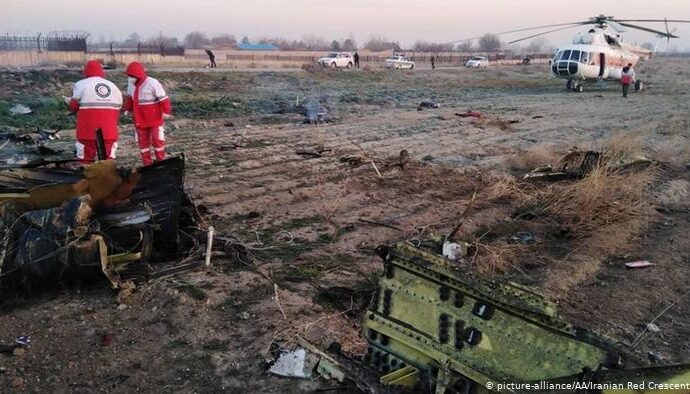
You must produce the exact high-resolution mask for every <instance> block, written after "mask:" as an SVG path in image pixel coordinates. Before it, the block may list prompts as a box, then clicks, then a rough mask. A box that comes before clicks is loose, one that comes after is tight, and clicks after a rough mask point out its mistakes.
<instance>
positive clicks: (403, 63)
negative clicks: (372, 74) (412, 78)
mask: <svg viewBox="0 0 690 394" xmlns="http://www.w3.org/2000/svg"><path fill="white" fill-rule="evenodd" d="M386 68H394V69H396V70H402V69H410V70H414V62H413V61H412V60H410V59H408V58H406V57H405V56H400V55H396V56H391V57H389V58H386Z"/></svg>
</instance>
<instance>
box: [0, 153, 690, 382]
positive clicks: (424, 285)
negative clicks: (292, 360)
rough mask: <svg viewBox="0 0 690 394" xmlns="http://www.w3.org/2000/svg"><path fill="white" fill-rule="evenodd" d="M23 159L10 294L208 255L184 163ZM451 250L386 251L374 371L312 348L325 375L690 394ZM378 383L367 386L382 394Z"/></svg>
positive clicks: (3, 264)
mask: <svg viewBox="0 0 690 394" xmlns="http://www.w3.org/2000/svg"><path fill="white" fill-rule="evenodd" d="M21 162H22V163H23V164H13V165H11V166H9V167H6V168H5V169H4V170H0V294H1V293H2V292H3V290H7V289H16V288H24V289H29V290H30V289H34V288H39V287H43V286H51V285H53V286H54V285H55V284H57V283H64V282H73V281H78V280H82V279H93V278H99V277H103V275H105V277H107V278H108V280H109V281H110V282H111V284H112V286H113V287H114V288H118V287H121V286H122V285H123V284H124V283H125V282H124V281H125V280H127V279H130V278H137V277H143V278H145V277H150V276H152V274H154V275H153V276H155V273H156V272H161V271H163V272H171V271H172V272H176V270H177V269H178V268H179V267H180V265H179V264H178V265H177V266H176V267H177V268H176V267H173V268H167V269H163V270H156V269H154V267H160V266H166V262H170V261H179V259H180V258H181V257H183V256H185V255H188V253H189V250H190V249H198V248H195V246H198V244H199V242H198V241H197V238H198V237H199V235H200V231H199V225H198V221H199V220H200V218H199V216H198V214H197V213H196V209H195V207H194V205H193V204H192V203H191V201H190V199H189V197H188V196H187V195H186V193H185V191H184V157H173V158H170V159H167V160H164V161H161V162H157V163H155V164H153V165H151V166H147V167H143V168H140V169H138V170H128V169H123V168H118V167H117V163H116V162H115V161H112V160H104V161H99V162H96V163H94V164H92V165H90V166H87V167H85V168H77V169H68V168H60V167H57V166H55V162H52V163H51V162H46V161H45V160H38V161H32V160H22V161H21ZM446 244H448V242H443V241H441V240H431V241H427V242H424V243H422V244H420V245H418V246H416V247H415V246H412V245H410V244H408V243H401V244H398V245H395V246H381V247H379V248H377V250H376V253H377V254H378V255H379V256H380V257H381V258H382V259H383V262H384V269H383V275H382V277H381V279H380V282H379V287H378V289H377V290H376V291H375V293H374V297H373V299H372V302H371V304H370V306H369V308H368V310H367V311H366V312H365V314H364V316H363V324H362V327H363V329H364V335H365V336H366V338H367V342H368V352H367V354H366V355H365V356H364V358H363V360H362V361H363V362H364V363H363V364H362V363H360V362H355V363H354V365H355V366H356V368H354V367H353V363H352V362H351V361H352V360H351V359H348V360H344V359H342V358H338V359H332V358H330V357H329V356H328V355H326V354H324V353H319V350H318V349H314V348H313V347H310V345H309V344H308V343H305V344H304V345H303V347H304V348H306V349H307V350H309V351H310V352H313V353H315V354H319V357H320V358H321V361H319V363H318V364H316V365H318V366H319V367H317V368H320V371H321V374H322V375H324V374H325V372H324V371H326V372H327V375H328V376H330V377H333V376H341V379H340V380H341V381H342V380H343V379H345V377H344V375H348V374H349V373H351V376H348V378H350V379H353V380H360V378H361V376H362V374H361V373H360V372H362V369H363V368H362V367H363V366H366V368H364V371H365V372H366V375H372V374H373V375H378V376H379V382H378V383H376V385H377V386H380V384H383V385H384V386H391V387H402V388H403V390H406V391H408V392H410V391H411V392H423V393H431V392H435V393H477V392H492V391H508V392H577V391H579V392H622V391H621V390H623V391H625V390H629V389H630V386H629V384H630V383H632V384H644V382H654V384H655V385H656V386H654V387H652V386H649V385H647V386H644V387H639V386H635V387H634V388H633V390H637V391H639V392H652V391H654V392H656V391H658V390H659V389H661V390H662V391H663V389H672V390H674V391H673V392H685V393H688V392H690V365H677V366H665V367H653V368H650V367H643V368H636V362H635V360H634V357H632V356H630V354H629V352H628V351H627V349H626V348H625V347H623V346H621V345H620V344H615V343H614V342H613V341H611V340H609V339H607V338H604V337H601V336H598V335H596V334H594V333H591V332H589V331H586V330H582V329H578V328H576V327H574V326H572V325H570V324H568V323H567V322H565V321H564V320H563V319H561V318H560V317H559V316H558V313H557V310H556V307H555V305H553V304H551V303H549V302H548V301H546V300H545V299H544V297H543V296H541V295H540V294H538V293H536V292H535V291H533V290H531V289H529V288H525V287H522V286H519V285H517V284H514V283H508V282H496V281H489V280H485V279H481V278H477V277H475V276H474V275H473V274H472V273H470V272H464V271H460V270H458V269H457V268H456V267H454V262H453V261H450V260H449V259H446V258H445V257H444V256H443V254H445V252H444V250H445V249H446V248H445V247H444V246H448V245H446ZM451 246H452V245H451ZM456 246H457V247H456V248H451V249H453V250H454V253H460V255H462V254H466V253H467V252H468V248H467V246H468V245H460V244H457V245H456ZM339 363H340V365H339ZM348 364H350V365H348ZM355 376H357V377H355ZM365 381H366V383H361V384H358V386H359V387H360V389H363V390H364V391H367V392H381V390H379V389H378V388H374V386H373V385H371V384H370V379H369V378H367V379H365V380H363V381H362V382H365ZM508 384H513V385H512V386H506V385H508ZM574 385H575V386H574ZM683 385H684V386H683ZM679 387H681V388H680V389H678V388H679ZM682 387H685V389H683V388H682ZM655 390H656V391H655ZM667 391H668V390H667Z"/></svg>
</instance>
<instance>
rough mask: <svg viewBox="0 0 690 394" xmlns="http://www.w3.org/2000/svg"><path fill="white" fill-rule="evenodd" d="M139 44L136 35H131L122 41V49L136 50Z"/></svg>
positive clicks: (139, 40)
mask: <svg viewBox="0 0 690 394" xmlns="http://www.w3.org/2000/svg"><path fill="white" fill-rule="evenodd" d="M139 43H141V37H140V36H139V34H137V33H132V34H130V35H129V37H127V39H126V40H124V41H122V46H123V47H124V48H136V47H137V45H139Z"/></svg>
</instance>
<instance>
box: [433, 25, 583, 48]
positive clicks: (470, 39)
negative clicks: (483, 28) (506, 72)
mask: <svg viewBox="0 0 690 394" xmlns="http://www.w3.org/2000/svg"><path fill="white" fill-rule="evenodd" d="M589 23H590V22H589V21H583V22H570V23H557V24H554V25H542V26H534V27H526V28H523V29H516V30H507V31H502V32H498V33H491V34H494V35H497V36H500V35H504V34H511V33H519V32H523V31H530V30H538V29H546V28H549V27H560V26H571V27H572V26H579V25H586V24H589ZM480 38H482V36H477V37H471V38H464V39H462V40H455V41H450V42H447V43H446V44H455V43H457V42H465V41H472V40H478V39H480Z"/></svg>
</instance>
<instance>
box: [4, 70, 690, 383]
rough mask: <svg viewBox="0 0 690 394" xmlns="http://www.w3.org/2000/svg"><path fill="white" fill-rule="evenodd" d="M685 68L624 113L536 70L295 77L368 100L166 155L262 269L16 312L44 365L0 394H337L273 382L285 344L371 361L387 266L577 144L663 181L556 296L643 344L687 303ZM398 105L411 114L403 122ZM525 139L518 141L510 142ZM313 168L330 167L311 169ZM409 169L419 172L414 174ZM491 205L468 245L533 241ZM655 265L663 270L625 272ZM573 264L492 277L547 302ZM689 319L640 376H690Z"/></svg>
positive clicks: (237, 268) (12, 324)
mask: <svg viewBox="0 0 690 394" xmlns="http://www.w3.org/2000/svg"><path fill="white" fill-rule="evenodd" d="M686 67H687V63H683V62H680V61H669V62H666V61H664V60H663V59H654V60H652V61H650V62H648V63H646V64H645V65H643V66H642V67H641V68H640V69H639V70H638V74H639V75H641V76H642V77H643V78H644V79H645V80H646V84H647V86H649V90H648V91H646V92H644V93H641V94H634V95H631V97H630V98H628V100H626V101H624V100H623V99H622V98H620V97H619V96H620V94H619V92H618V89H617V88H616V87H615V86H613V85H611V84H610V85H609V86H608V87H607V88H605V89H599V88H595V87H592V88H591V89H590V90H589V91H586V92H585V93H584V94H575V93H571V92H566V91H564V89H563V87H562V86H560V82H556V81H553V80H550V79H549V77H548V74H547V72H546V71H545V70H544V69H543V68H541V67H538V66H534V67H532V66H530V67H524V68H523V67H513V68H510V67H505V68H500V69H499V71H498V73H500V74H499V75H498V76H497V74H496V73H495V72H494V71H493V70H491V69H489V70H479V71H474V70H464V69H462V70H438V71H439V72H436V71H435V72H434V73H430V72H415V73H397V74H394V75H391V74H390V73H386V72H364V74H361V75H358V74H355V73H349V72H344V73H337V74H330V73H325V74H324V75H317V76H314V75H309V74H308V73H302V72H300V73H291V74H290V75H291V76H290V77H289V78H297V81H298V82H296V83H298V85H299V86H302V85H300V84H302V83H304V84H309V86H317V87H320V89H321V91H322V92H324V93H330V92H331V91H333V90H337V89H338V88H339V87H338V84H336V83H335V82H333V81H332V80H331V79H330V78H333V79H335V80H336V81H337V82H338V83H340V84H342V85H343V89H352V90H353V91H358V89H360V90H361V94H362V95H365V96H367V97H368V98H369V100H370V101H367V102H366V103H362V102H358V103H355V104H352V105H346V104H342V107H343V108H342V109H340V108H334V107H336V106H335V105H331V110H332V112H337V114H338V119H336V121H335V122H334V123H331V124H326V125H305V124H302V123H301V118H299V117H295V116H294V115H283V116H282V117H280V116H279V117H277V118H276V117H274V116H272V117H270V119H269V118H268V117H264V116H262V115H247V116H242V117H235V118H232V119H206V120H195V119H175V120H173V121H170V122H169V127H168V129H169V134H168V144H169V151H170V152H173V153H174V152H184V154H185V156H186V157H187V160H188V172H187V183H188V186H189V190H190V192H191V194H192V195H193V196H194V198H195V199H196V202H197V203H198V204H200V205H203V206H205V207H206V208H208V210H209V212H210V218H209V220H210V221H212V222H213V224H214V226H215V227H216V229H217V231H218V232H219V233H220V234H223V235H226V236H232V237H234V238H236V239H238V240H240V241H241V242H242V243H244V244H245V245H247V247H249V249H250V250H251V252H252V256H253V262H252V263H249V264H243V263H240V262H237V261H233V260H231V259H227V258H222V257H218V258H216V259H215V260H214V261H213V267H212V268H211V269H209V270H200V271H196V272H190V273H186V274H181V275H177V276H175V277H173V278H168V279H163V280H157V281H153V282H151V283H145V284H142V285H141V286H139V288H138V289H137V292H135V294H134V295H132V296H131V297H130V298H129V299H128V300H127V301H126V305H127V308H126V309H124V310H118V303H117V302H116V301H115V294H113V293H112V292H111V291H109V290H108V289H107V286H106V284H105V281H103V282H101V283H98V284H91V285H84V286H81V287H72V288H68V289H64V290H59V291H49V292H45V293H41V294H35V295H32V296H30V297H24V296H18V297H17V299H12V300H6V302H5V303H4V304H3V307H2V308H3V309H2V312H1V315H0V319H1V320H2V324H1V325H0V340H2V341H11V340H13V339H14V338H15V337H16V336H19V335H31V336H32V347H31V349H29V350H28V352H26V354H24V355H22V356H5V355H0V368H2V369H0V371H2V372H0V387H3V390H2V391H4V388H10V389H9V390H10V391H27V392H46V391H51V392H128V393H129V392H135V391H142V392H220V391H227V392H238V393H239V392H266V393H272V392H276V393H277V392H305V391H307V392H308V391H313V390H315V389H317V388H325V387H331V386H333V384H332V383H328V382H322V381H314V382H309V381H299V380H290V379H279V378H276V377H273V376H271V375H268V374H267V373H266V372H265V359H266V355H267V354H268V353H269V349H270V345H271V343H272V342H273V341H275V340H281V341H283V342H284V341H290V340H291V339H294V338H295V336H296V335H301V336H304V337H306V338H307V339H309V340H311V341H312V342H314V343H315V344H317V345H319V346H322V347H326V346H328V344H330V343H331V342H334V341H337V342H340V343H341V344H342V346H343V350H344V351H346V352H349V353H353V354H356V353H359V352H361V351H362V350H363V349H364V342H363V339H362V338H361V336H360V327H359V320H360V316H359V313H358V312H359V311H360V310H361V308H362V307H363V305H365V304H366V302H367V301H368V299H367V297H368V296H367V290H368V289H371V288H372V286H373V284H374V283H375V282H376V278H377V274H378V272H380V270H381V268H382V267H381V264H380V261H379V259H378V258H376V257H374V256H373V253H372V250H373V248H374V247H376V246H377V245H379V244H381V243H389V242H394V241H397V240H403V239H407V240H411V241H414V240H417V239H423V238H425V237H427V236H429V234H431V233H432V232H438V233H446V232H448V231H449V230H450V229H451V228H453V227H454V226H455V224H457V221H458V220H459V215H460V213H461V212H463V211H464V210H465V208H466V207H467V206H468V204H469V203H470V201H471V199H472V195H473V194H474V193H475V191H477V192H478V193H479V194H478V195H480V194H481V191H482V190H484V189H485V188H487V187H489V186H491V185H492V184H493V183H494V182H496V180H497V179H500V178H501V177H509V176H518V177H519V176H521V174H522V173H524V171H526V170H527V169H528V167H529V166H532V165H536V164H541V163H543V162H544V161H549V160H550V159H552V158H557V157H559V156H560V155H561V154H563V153H565V152H566V151H567V150H568V149H569V148H571V147H573V146H575V145H576V146H578V147H580V148H589V147H593V148H597V147H600V146H601V145H602V144H603V143H604V140H605V139H607V138H608V137H610V136H612V135H615V134H617V133H624V134H625V135H626V136H635V137H636V138H638V140H639V141H640V149H641V151H642V152H643V153H645V154H646V155H647V156H649V157H651V158H653V159H656V160H658V161H660V162H662V163H661V164H660V168H661V170H660V172H659V175H658V177H657V178H655V181H654V183H653V185H652V186H653V187H652V196H653V199H652V201H651V204H652V206H653V207H654V208H655V212H650V214H649V216H648V219H649V220H648V222H647V223H646V224H645V226H644V228H643V229H642V231H640V232H637V233H635V234H633V236H632V237H631V238H630V239H627V240H626V243H625V244H624V245H623V247H622V248H620V250H619V251H618V252H617V253H616V254H615V255H608V256H606V257H605V258H604V259H601V260H596V261H592V260H586V259H585V260H584V261H581V262H580V263H581V264H582V266H583V267H585V268H582V269H584V270H585V271H586V274H584V275H582V277H580V278H579V279H578V280H577V281H576V282H575V283H572V284H571V285H570V286H568V287H567V289H566V290H564V292H562V293H560V294H554V293H550V294H549V296H550V297H551V298H553V299H554V300H557V301H558V303H559V304H560V311H561V313H562V314H563V315H564V316H565V317H566V318H567V319H568V320H569V321H570V322H572V323H574V324H576V325H580V326H585V327H587V328H591V329H596V330H597V331H598V332H600V333H602V334H606V335H609V336H611V337H612V338H613V339H614V340H616V341H620V342H622V343H624V344H629V343H631V342H633V340H635V338H636V337H637V336H638V335H639V333H640V332H642V331H643V329H644V327H645V326H646V324H647V322H649V321H651V320H652V319H654V318H655V317H656V316H657V315H658V314H659V313H660V312H661V311H662V310H663V309H664V308H665V307H667V306H668V305H670V304H671V303H673V302H674V301H676V300H677V299H678V297H679V296H680V295H682V294H684V293H685V292H687V291H688V284H687V278H688V277H689V275H690V259H689V256H688V253H689V252H688V251H690V241H689V240H688V238H687V237H686V236H685V234H686V233H687V231H688V229H689V228H690V214H689V211H688V209H689V208H690V207H689V206H688V205H687V204H688V201H689V200H688V193H689V192H690V173H689V172H688V170H687V168H686V167H685V163H686V162H687V161H688V160H690V157H689V156H688V154H687V147H688V144H687V138H688V137H690V129H689V128H688V120H689V119H688V115H687V114H688V109H689V106H690V105H689V104H688V100H687V98H686V92H687V90H688V81H687V80H686V79H684V78H681V77H680V76H679V75H680V74H679V73H678V72H677V70H680V69H682V68H686ZM154 73H155V71H154ZM228 74H230V73H228ZM184 75H185V77H184V78H188V77H189V75H188V74H184ZM166 78H167V79H169V80H174V74H168V75H166ZM257 78H258V77H251V78H250V77H246V76H242V78H241V79H242V80H246V83H247V84H248V85H247V86H244V87H243V88H242V89H243V90H244V91H245V92H246V93H247V94H254V93H256V94H257V95H259V94H267V93H266V91H267V90H268V89H270V86H271V85H270V84H269V85H267V86H264V85H261V84H262V83H264V82H262V80H261V78H258V79H257ZM262 78H264V76H262ZM266 78H269V77H266ZM270 78H278V77H270ZM285 78H288V77H285ZM407 82H409V84H410V87H409V89H410V92H411V93H409V95H408V96H405V95H402V94H401V93H400V92H405V91H406V86H405V83H407ZM180 83H182V82H180ZM271 83H273V82H271ZM275 83H278V82H275ZM290 83H293V82H290ZM286 84H288V85H287V86H288V87H289V86H292V85H290V84H289V83H287V82H286ZM259 85H261V86H259ZM257 86H258V87H257ZM278 86H281V88H285V87H284V86H282V85H278ZM391 86H393V87H391ZM259 87H260V88H261V89H259ZM206 88H209V89H212V88H213V87H212V85H209V86H206ZM216 93H219V92H216ZM185 94H188V93H185ZM393 95H394V96H395V97H398V98H399V99H397V100H398V101H396V102H395V103H394V104H391V102H390V101H389V100H390V96H393ZM428 97H441V98H442V99H443V100H444V101H443V102H442V106H441V108H440V109H432V110H427V111H417V110H416V107H417V105H418V104H419V102H420V101H423V100H426V99H428ZM174 98H175V96H174V95H173V99H174ZM293 99H294V98H293ZM173 105H174V104H173ZM466 110H480V111H482V112H484V113H485V114H486V115H487V116H488V117H489V119H495V120H497V121H495V122H482V123H481V124H474V123H476V122H473V121H472V120H469V119H460V118H458V117H456V116H454V113H455V112H464V111H466ZM535 116H543V117H541V118H539V117H537V118H535ZM269 120H270V124H266V123H267V122H269ZM510 120H520V122H519V123H508V124H509V127H503V126H504V123H505V122H507V121H510ZM229 121H232V125H230V123H228V122H229ZM298 122H299V123H298ZM130 128H131V126H128V127H126V128H125V130H124V131H125V133H124V134H125V135H123V138H122V140H121V146H122V147H123V148H124V149H123V155H122V158H121V159H120V162H121V163H122V164H128V163H135V162H136V160H137V159H136V156H135V154H136V147H135V145H134V142H133V140H132V139H131V134H132V133H131V130H130ZM298 150H301V151H303V150H309V151H322V152H323V153H322V156H321V157H313V158H309V157H305V156H303V155H297V154H296V153H295V152H296V151H298ZM403 150H406V151H407V152H408V155H409V158H408V159H407V160H405V159H404V157H403V160H401V151H403ZM403 156H405V155H404V154H403ZM547 159H549V160H547ZM372 160H373V161H374V163H375V166H376V168H375V167H374V165H372V164H371V161H372ZM377 170H378V171H379V172H380V174H381V176H379V175H378V174H377ZM476 203H477V206H476V207H475V209H472V210H471V214H470V215H469V216H468V217H467V218H466V226H465V227H463V232H464V233H463V234H472V233H473V232H475V231H477V230H479V229H482V228H484V227H485V226H489V225H491V224H495V223H498V222H506V223H509V226H512V228H514V229H515V230H520V229H521V228H523V225H524V226H527V225H528V224H526V223H523V222H521V221H516V220H506V218H507V217H509V216H510V215H511V213H512V211H513V206H512V205H511V204H509V203H500V202H493V203H487V202H486V201H477V202H476ZM549 242H558V241H555V240H552V241H549ZM585 256H586V254H585ZM642 259H648V260H650V261H652V262H654V263H655V264H656V266H654V267H652V268H648V269H641V270H626V269H625V268H624V267H623V265H622V263H624V262H627V261H633V260H642ZM564 262H568V263H569V264H575V263H574V262H572V261H569V260H565V259H560V260H559V259H556V260H555V261H554V263H553V264H551V265H549V264H535V265H534V266H530V265H529V264H524V262H517V261H516V263H515V264H514V267H509V268H508V269H507V270H505V271H501V272H497V273H495V274H494V275H497V276H500V277H503V278H509V279H512V280H517V281H520V282H523V283H527V284H531V285H535V286H542V287H544V286H543V285H544V283H546V280H545V279H544V278H552V279H553V278H554V277H553V276H549V275H558V272H564V273H567V274H570V271H568V270H564V271H559V270H560V269H561V268H562V267H560V266H559V264H564ZM556 278H557V276H556ZM334 287H335V288H334ZM547 290H548V289H547ZM276 294H277V295H278V297H277V299H276ZM688 306H690V296H686V298H684V299H683V300H681V301H679V302H678V303H677V304H676V305H675V306H673V307H671V308H670V309H668V311H666V312H665V313H664V314H663V316H662V317H661V318H659V319H658V320H657V321H656V324H657V325H658V326H659V328H660V329H661V331H660V332H659V333H649V334H647V335H646V336H645V337H644V339H643V340H641V341H640V343H639V345H637V347H636V348H635V349H634V352H637V354H638V355H639V356H640V358H641V359H645V358H646V355H647V352H649V351H654V352H659V353H660V354H661V355H662V357H663V358H664V361H663V362H664V363H677V362H688V361H690V360H689V359H688V358H687V354H688V348H690V342H688V338H690V314H688V313H687V312H688ZM281 309H282V312H281ZM283 314H284V315H283ZM104 333H107V334H112V335H113V341H112V344H110V345H109V346H102V345H101V336H102V334H104ZM13 384H14V387H13Z"/></svg>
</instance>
